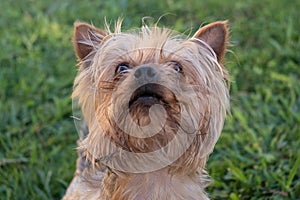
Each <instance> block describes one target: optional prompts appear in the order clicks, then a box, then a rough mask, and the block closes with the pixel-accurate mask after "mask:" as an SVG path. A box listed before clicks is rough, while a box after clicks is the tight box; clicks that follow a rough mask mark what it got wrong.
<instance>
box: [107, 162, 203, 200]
mask: <svg viewBox="0 0 300 200" xmlns="http://www.w3.org/2000/svg"><path fill="white" fill-rule="evenodd" d="M197 173H198V172H195V173H194V174H190V175H178V174H174V175H172V174H170V173H169V171H168V169H166V168H165V169H161V170H158V171H154V172H149V173H141V174H123V173H114V172H112V171H109V170H107V171H106V172H105V175H104V178H103V182H102V183H103V187H104V191H105V193H106V194H104V195H106V196H107V199H113V200H116V199H124V200H125V199H126V200H127V199H130V200H139V199H153V200H154V199H170V200H173V199H174V200H175V199H176V200H177V199H191V200H192V199H208V198H207V196H206V195H205V193H204V187H205V186H204V185H205V184H204V183H201V182H203V181H201V180H200V179H199V180H197V177H200V176H199V174H197Z"/></svg>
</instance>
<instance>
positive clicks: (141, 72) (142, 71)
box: [134, 66, 157, 81]
mask: <svg viewBox="0 0 300 200" xmlns="http://www.w3.org/2000/svg"><path fill="white" fill-rule="evenodd" d="M156 75H157V72H156V70H155V69H154V68H153V67H151V66H141V67H139V68H138V69H137V70H136V71H135V72H134V77H135V78H136V79H137V80H142V81H151V80H153V79H154V78H155V77H156Z"/></svg>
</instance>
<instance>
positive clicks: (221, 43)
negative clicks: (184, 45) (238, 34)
mask: <svg viewBox="0 0 300 200" xmlns="http://www.w3.org/2000/svg"><path fill="white" fill-rule="evenodd" d="M228 37H229V28H228V21H217V22H213V23H211V24H208V25H206V26H204V27H202V28H200V29H199V30H198V31H197V32H196V33H195V35H194V36H193V38H197V39H199V40H202V41H204V42H205V43H206V44H208V45H209V46H210V47H211V48H212V49H213V50H214V52H215V53H216V56H217V59H218V62H219V63H222V60H223V58H224V55H225V51H226V46H227V44H228Z"/></svg>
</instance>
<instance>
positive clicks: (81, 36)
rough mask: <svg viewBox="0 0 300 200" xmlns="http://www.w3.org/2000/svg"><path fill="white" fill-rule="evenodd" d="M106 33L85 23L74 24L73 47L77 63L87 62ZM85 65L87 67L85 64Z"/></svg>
mask: <svg viewBox="0 0 300 200" xmlns="http://www.w3.org/2000/svg"><path fill="white" fill-rule="evenodd" d="M105 36H106V33H105V32H103V31H102V30H99V29H97V28H95V27H94V26H91V25H89V24H86V23H82V22H75V23H74V36H73V45H74V49H75V53H76V55H77V58H78V60H79V61H83V60H87V59H88V57H89V56H90V55H91V52H92V51H93V50H94V49H95V48H96V47H97V46H99V45H100V43H101V41H102V40H103V38H104V37H105ZM85 65H89V64H88V63H85Z"/></svg>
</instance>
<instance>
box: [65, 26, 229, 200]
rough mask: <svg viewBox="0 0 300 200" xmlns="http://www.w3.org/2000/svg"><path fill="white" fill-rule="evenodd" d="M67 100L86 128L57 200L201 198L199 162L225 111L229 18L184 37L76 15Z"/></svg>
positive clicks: (203, 184)
mask: <svg viewBox="0 0 300 200" xmlns="http://www.w3.org/2000/svg"><path fill="white" fill-rule="evenodd" d="M74 27H75V28H74V37H73V44H74V48H75V52H76V55H77V58H78V60H79V69H78V76H77V77H76V79H75V83H74V92H73V94H72V98H73V100H76V101H77V103H78V105H79V106H80V108H81V112H82V115H83V118H84V119H83V120H84V121H85V124H86V128H85V129H84V130H83V131H82V132H83V133H84V134H83V135H82V137H81V139H80V140H79V142H78V143H79V147H78V152H79V158H78V160H77V170H76V173H75V177H74V178H73V181H72V182H71V184H70V186H69V188H68V190H67V192H66V194H65V196H64V198H63V199H65V200H67V199H70V200H74V199H100V200H110V199H112V200H141V199H147V200H178V199H182V200H187V199H209V198H208V195H207V194H206V193H205V190H204V189H205V187H206V186H207V185H208V183H209V177H208V175H207V173H206V171H205V164H206V161H207V159H208V156H209V154H210V153H211V152H212V151H213V148H214V146H215V144H216V142H217V140H218V138H219V136H220V133H221V130H222V128H223V124H224V120H225V115H226V112H228V110H229V83H230V81H229V75H228V71H227V70H226V69H225V68H224V55H225V53H226V47H227V45H228V38H229V36H228V35H229V29H228V22H227V21H217V22H213V23H211V24H208V25H206V26H203V27H202V28H200V29H199V30H198V31H197V32H196V33H195V34H194V35H193V36H192V37H187V36H184V35H182V34H176V33H175V32H174V31H171V30H169V29H167V28H159V27H158V26H157V25H156V24H155V25H153V26H147V25H143V26H142V27H141V29H138V30H135V31H131V32H121V21H118V22H117V23H116V25H115V28H114V31H110V29H109V26H108V25H107V27H106V30H105V31H104V30H100V29H97V28H95V27H94V26H92V25H89V24H86V23H81V22H76V23H75V25H74Z"/></svg>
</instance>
